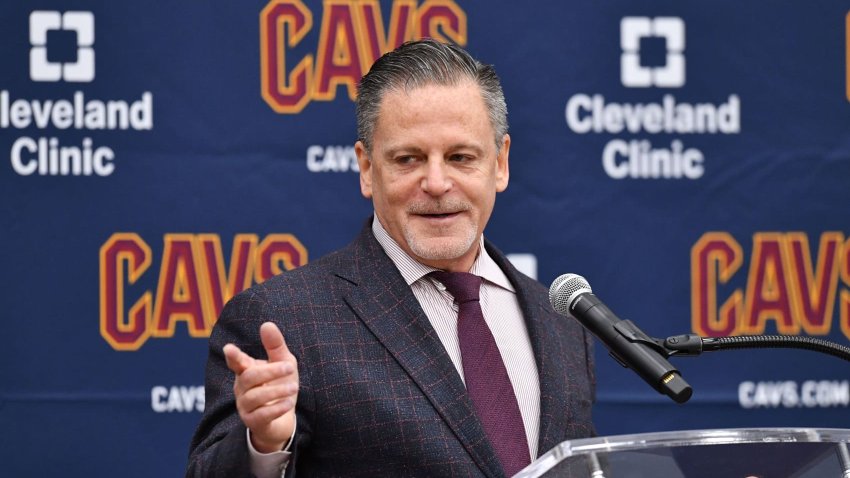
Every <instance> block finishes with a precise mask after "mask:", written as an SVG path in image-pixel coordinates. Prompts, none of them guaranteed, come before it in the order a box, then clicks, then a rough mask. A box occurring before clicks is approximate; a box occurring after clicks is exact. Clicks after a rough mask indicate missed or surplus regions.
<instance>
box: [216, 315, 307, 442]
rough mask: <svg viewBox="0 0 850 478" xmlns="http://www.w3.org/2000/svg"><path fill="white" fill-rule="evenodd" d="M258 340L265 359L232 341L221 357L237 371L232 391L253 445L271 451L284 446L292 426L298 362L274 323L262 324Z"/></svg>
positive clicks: (292, 430) (296, 393)
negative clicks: (257, 357)
mask: <svg viewBox="0 0 850 478" xmlns="http://www.w3.org/2000/svg"><path fill="white" fill-rule="evenodd" d="M260 340H261V341H262V343H263V347H264V348H265V349H266V354H267V355H268V357H269V359H268V360H260V359H255V358H253V357H251V356H250V355H248V354H246V353H245V352H243V351H242V350H240V349H239V347H237V346H235V345H233V344H227V345H225V346H224V358H225V360H226V361H227V367H228V368H229V369H230V370H232V371H233V373H234V374H236V379H235V380H234V382H233V394H234V395H235V396H236V409H237V410H238V411H239V418H241V419H242V422H243V423H244V424H245V426H246V427H248V428H249V429H250V430H251V442H252V444H253V445H254V448H255V449H256V450H257V451H259V452H261V453H271V452H274V451H280V450H281V449H283V447H284V446H285V445H286V443H287V442H288V441H289V439H290V437H292V433H293V432H294V430H295V404H296V402H297V401H298V362H297V361H296V360H295V356H293V355H292V354H291V353H290V352H289V349H288V348H287V347H286V342H285V341H284V340H283V334H282V333H281V332H280V329H279V328H278V327H277V325H275V324H273V323H271V322H266V323H264V324H263V325H261V326H260Z"/></svg>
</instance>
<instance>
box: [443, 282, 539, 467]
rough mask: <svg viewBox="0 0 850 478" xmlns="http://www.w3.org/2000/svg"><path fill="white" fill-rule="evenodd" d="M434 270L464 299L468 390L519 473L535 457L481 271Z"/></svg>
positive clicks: (461, 327)
mask: <svg viewBox="0 0 850 478" xmlns="http://www.w3.org/2000/svg"><path fill="white" fill-rule="evenodd" d="M431 276H432V277H434V278H435V279H437V280H438V281H440V282H442V283H443V285H444V286H446V290H448V291H449V293H450V294H451V295H452V296H453V297H454V298H455V302H456V303H457V304H458V309H459V310H458V314H457V336H458V341H459V342H460V354H461V360H462V362H463V375H464V378H465V379H466V390H467V393H468V394H469V398H470V399H472V405H473V407H475V412H476V413H477V414H478V418H479V419H480V420H481V424H482V425H483V426H484V432H485V433H486V434H487V437H488V438H489V439H490V443H492V444H493V448H495V450H496V454H497V455H498V457H499V461H500V462H501V463H502V467H503V468H504V469H505V473H506V474H507V476H513V475H515V474H516V473H517V472H519V471H520V470H521V469H523V468H525V467H526V466H528V464H529V463H530V461H531V460H530V458H529V454H528V441H527V440H526V437H525V427H524V426H523V423H522V415H520V413H519V406H518V405H517V400H516V395H514V388H513V386H511V381H510V379H509V378H508V371H507V370H506V369H505V364H504V362H502V355H501V354H500V353H499V349H498V347H497V346H496V340H495V339H494V338H493V334H492V333H491V332H490V328H489V327H487V323H486V322H484V314H483V313H482V312H481V303H480V302H479V297H478V290H479V288H480V287H481V277H478V276H477V275H474V274H469V273H467V272H445V271H435V272H432V273H431Z"/></svg>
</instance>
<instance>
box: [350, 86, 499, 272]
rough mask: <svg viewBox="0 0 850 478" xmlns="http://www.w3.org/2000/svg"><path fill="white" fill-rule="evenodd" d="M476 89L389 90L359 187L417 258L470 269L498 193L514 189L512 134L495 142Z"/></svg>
mask: <svg viewBox="0 0 850 478" xmlns="http://www.w3.org/2000/svg"><path fill="white" fill-rule="evenodd" d="M494 136H495V133H494V131H493V127H492V126H491V125H490V119H489V117H488V114H487V107H486V105H485V104H484V100H483V99H482V97H481V92H480V90H479V88H478V86H477V85H475V84H474V83H472V82H468V83H462V84H461V85H459V86H439V85H427V86H423V87H420V88H416V89H414V90H412V91H409V92H405V91H399V90H391V91H389V92H387V93H386V95H385V96H384V99H383V101H382V104H381V108H380V114H379V116H378V121H377V124H376V125H375V130H374V135H373V138H372V154H371V157H369V155H368V154H367V152H366V150H365V147H364V146H363V144H362V143H361V142H359V141H358V142H357V144H356V145H355V151H356V153H357V161H358V163H359V165H360V190H361V192H362V193H363V196H365V197H366V198H371V199H372V202H373V204H374V206H375V213H376V215H377V218H378V220H380V221H381V225H383V226H384V228H385V229H386V230H387V232H388V233H389V234H390V236H391V237H392V238H393V239H395V241H396V242H397V243H398V244H399V245H400V246H401V247H402V249H404V250H405V252H407V253H408V254H409V255H410V256H411V257H413V258H414V259H416V260H418V261H419V262H421V263H423V264H426V265H429V266H431V267H435V268H438V269H446V270H451V271H462V272H467V271H469V269H470V267H472V263H473V262H474V260H475V257H476V255H477V254H478V241H479V238H480V237H481V233H482V232H483V231H484V226H486V224H487V221H488V219H489V218H490V213H491V212H492V211H493V204H494V203H495V201H496V193H497V192H502V191H504V190H505V188H506V187H507V186H508V176H509V174H508V151H509V149H510V137H509V136H508V135H505V136H504V138H502V142H501V148H499V149H498V150H497V148H496V144H495V143H494V140H493V138H494Z"/></svg>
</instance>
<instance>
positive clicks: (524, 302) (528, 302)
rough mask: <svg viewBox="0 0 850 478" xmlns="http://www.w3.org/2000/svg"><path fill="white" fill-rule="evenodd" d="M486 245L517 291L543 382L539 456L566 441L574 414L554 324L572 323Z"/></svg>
mask: <svg viewBox="0 0 850 478" xmlns="http://www.w3.org/2000/svg"><path fill="white" fill-rule="evenodd" d="M485 245H486V247H487V250H488V251H489V252H490V256H491V257H492V258H493V260H494V261H495V262H496V263H497V264H498V265H499V267H501V268H502V270H503V271H504V272H505V275H507V276H508V279H509V280H510V281H511V282H512V283H513V285H514V288H515V289H516V291H517V297H518V299H519V304H520V308H521V309H522V313H523V316H525V324H526V327H527V328H528V335H529V337H530V339H531V347H532V349H533V350H534V359H535V362H536V363H537V373H538V376H539V379H540V433H539V435H538V445H537V454H538V456H540V455H542V454H543V453H546V452H547V451H549V450H550V449H551V448H553V447H554V446H555V445H557V444H558V443H560V442H561V441H562V440H563V438H562V437H563V436H564V434H565V431H566V430H567V428H568V427H569V424H570V422H571V421H572V415H573V413H574V412H573V410H574V409H573V405H572V404H571V403H570V399H569V397H570V396H571V395H570V386H569V382H568V379H569V375H568V373H569V372H568V371H567V367H566V364H564V360H563V357H564V355H565V354H563V353H562V351H561V350H560V347H561V345H560V340H559V339H560V333H559V332H558V330H557V328H555V327H553V325H554V324H553V322H552V321H553V320H569V319H567V318H563V317H556V316H554V314H555V312H554V311H552V310H551V306H550V305H549V304H548V303H546V302H542V301H541V297H540V296H538V295H536V294H531V293H530V291H531V287H532V286H533V284H530V283H529V281H530V279H528V278H526V277H525V276H523V275H522V274H520V272H519V271H517V270H516V268H514V266H513V265H512V264H511V263H510V262H509V261H508V260H507V258H506V257H505V256H504V255H503V254H502V253H501V252H500V251H499V250H498V249H497V248H496V247H495V246H493V245H492V244H491V243H489V242H486V241H485ZM534 285H536V284H534ZM544 299H545V297H544ZM532 461H533V460H532Z"/></svg>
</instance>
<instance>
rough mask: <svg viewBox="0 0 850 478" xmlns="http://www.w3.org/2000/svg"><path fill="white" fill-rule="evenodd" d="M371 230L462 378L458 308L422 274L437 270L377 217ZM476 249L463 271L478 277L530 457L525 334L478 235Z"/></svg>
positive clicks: (534, 429)
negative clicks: (414, 254)
mask: <svg viewBox="0 0 850 478" xmlns="http://www.w3.org/2000/svg"><path fill="white" fill-rule="evenodd" d="M372 232H373V233H374V234H375V238H376V239H377V240H378V242H379V243H380V244H381V247H383V248H384V251H385V252H386V253H387V255H388V256H389V257H390V259H391V260H392V261H393V263H394V264H395V266H396V267H397V268H398V270H399V272H401V275H402V277H404V279H405V281H406V282H407V284H408V285H409V286H410V288H411V290H412V291H413V295H414V296H416V299H417V300H418V301H419V304H420V305H421V306H422V309H423V310H424V311H425V315H426V316H427V317H428V320H429V321H430V322H431V325H432V326H433V327H434V330H435V331H436V332H437V336H438V337H439V338H440V341H441V342H442V343H443V347H445V349H446V352H447V353H448V355H449V358H451V360H452V363H453V364H454V366H455V369H457V373H458V374H459V375H460V377H461V379H463V362H462V361H461V356H460V345H459V343H458V337H457V315H458V307H457V305H455V303H454V298H453V297H452V296H451V294H449V293H448V292H447V291H446V288H445V287H444V286H443V284H441V283H440V282H439V281H437V280H435V279H433V278H431V277H428V273H429V272H432V271H435V270H437V269H434V268H432V267H428V266H426V265H423V264H421V263H419V262H417V261H416V260H414V259H413V258H412V257H410V256H409V255H407V253H406V252H404V250H403V249H402V248H401V246H399V245H398V243H396V242H395V240H394V239H393V238H392V237H390V235H389V233H387V231H386V230H385V229H384V228H383V226H382V225H381V223H380V221H379V220H378V219H377V216H375V220H373V221H372ZM478 250H479V254H478V257H476V258H475V262H474V263H473V264H472V269H470V270H469V272H470V273H472V274H475V275H477V276H480V277H482V278H483V279H484V281H483V283H482V285H481V291H480V292H481V310H482V312H483V313H484V320H485V322H487V325H488V326H489V327H490V331H491V332H492V333H493V337H494V338H495V340H496V345H497V346H498V348H499V352H500V353H501V355H502V360H503V361H504V363H505V368H506V369H507V371H508V378H510V380H511V384H512V385H513V388H514V394H515V395H516V398H517V401H518V402H519V411H520V414H521V415H522V422H523V425H524V426H525V435H526V438H527V439H528V451H529V454H530V455H531V457H532V460H534V458H536V457H537V446H538V443H537V438H538V432H539V430H540V382H539V379H538V374H537V364H536V363H535V361H534V352H533V351H532V348H531V339H530V338H529V336H528V330H527V329H526V327H525V321H524V320H523V316H522V310H521V309H520V306H519V301H518V300H517V295H516V291H515V290H514V287H513V285H511V283H510V281H509V280H508V278H507V276H505V273H504V272H502V270H501V269H500V268H499V266H498V265H496V263H495V262H494V261H493V259H492V258H491V257H490V255H489V254H487V251H486V249H485V248H484V238H483V237H481V239H480V240H479V244H478Z"/></svg>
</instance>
